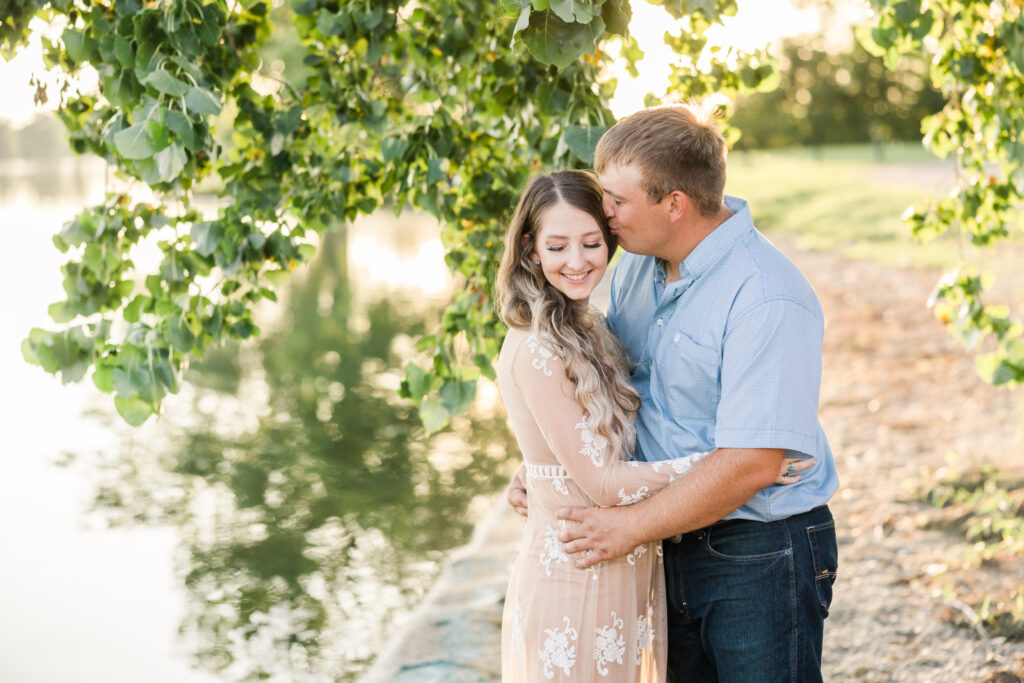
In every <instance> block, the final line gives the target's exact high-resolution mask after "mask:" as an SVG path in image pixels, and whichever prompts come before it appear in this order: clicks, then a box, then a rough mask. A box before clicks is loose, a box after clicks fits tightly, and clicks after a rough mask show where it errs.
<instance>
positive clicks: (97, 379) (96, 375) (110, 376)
mask: <svg viewBox="0 0 1024 683" xmlns="http://www.w3.org/2000/svg"><path fill="white" fill-rule="evenodd" d="M92 383H93V384H95V385H96V388H97V389H99V390H100V391H102V392H103V393H104V394H109V393H112V392H113V391H114V368H112V367H110V366H109V365H99V366H97V367H96V370H94V371H93V373H92Z"/></svg>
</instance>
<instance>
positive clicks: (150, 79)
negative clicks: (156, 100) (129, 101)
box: [142, 69, 191, 97]
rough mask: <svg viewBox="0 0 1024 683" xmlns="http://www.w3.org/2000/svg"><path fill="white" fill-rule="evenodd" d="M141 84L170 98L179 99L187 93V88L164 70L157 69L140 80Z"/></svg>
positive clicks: (187, 86) (186, 85) (185, 84)
mask: <svg viewBox="0 0 1024 683" xmlns="http://www.w3.org/2000/svg"><path fill="white" fill-rule="evenodd" d="M142 82H143V83H145V84H146V85H148V86H150V87H151V88H156V89H157V90H159V91H160V92H162V93H165V94H167V95H170V96H171V97H181V96H182V95H184V94H185V93H187V92H188V91H189V88H190V87H191V86H189V85H188V84H187V83H184V82H182V81H180V80H178V79H177V78H175V77H174V76H172V75H171V74H170V72H168V71H165V70H164V69H157V70H156V71H154V72H152V73H151V74H149V75H147V76H146V77H145V78H143V79H142Z"/></svg>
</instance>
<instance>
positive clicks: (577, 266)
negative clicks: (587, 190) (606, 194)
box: [530, 202, 608, 302]
mask: <svg viewBox="0 0 1024 683" xmlns="http://www.w3.org/2000/svg"><path fill="white" fill-rule="evenodd" d="M539 222H540V228H539V230H538V231H537V240H536V246H535V250H534V252H533V253H532V254H531V255H530V257H531V258H532V259H533V260H534V261H538V260H539V261H540V267H541V269H542V270H543V271H544V277H545V278H546V279H547V281H548V282H550V283H551V285H552V286H553V287H554V288H555V289H557V290H558V291H560V292H561V293H562V294H565V295H566V296H567V297H569V298H570V299H572V300H574V301H584V302H585V301H587V300H589V299H590V294H591V292H593V291H594V288H595V287H596V286H597V283H598V282H600V281H601V277H602V276H603V275H604V271H605V269H606V268H607V267H608V245H607V244H606V243H605V240H604V234H603V233H602V232H601V226H600V225H598V223H597V221H596V220H594V217H593V216H591V215H590V214H589V213H587V212H585V211H581V210H580V209H577V208H576V207H574V206H572V205H570V204H567V203H566V202H559V203H557V204H555V205H553V206H550V207H548V208H547V209H546V210H545V211H544V212H543V213H542V214H541V216H540V221H539Z"/></svg>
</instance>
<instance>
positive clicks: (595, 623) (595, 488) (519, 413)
mask: <svg viewBox="0 0 1024 683" xmlns="http://www.w3.org/2000/svg"><path fill="white" fill-rule="evenodd" d="M498 386H499V388H500V389H501V395H502V398H503V399H504V401H505V406H506V408H507V409H508V414H509V418H510V421H511V423H512V426H513V429H514V430H515V434H516V440H517V441H518V443H519V448H520V450H521V451H522V453H523V459H524V461H525V465H526V489H527V495H528V500H529V505H530V510H529V517H528V519H527V520H526V526H525V528H524V530H523V538H522V544H521V546H520V550H519V556H518V557H517V559H516V562H515V565H514V567H513V569H512V575H511V578H510V580H509V587H508V594H507V596H506V600H505V607H504V614H503V617H502V629H501V630H502V637H501V640H502V642H501V670H502V681H504V682H505V683H513V682H521V683H537V682H538V681H574V682H582V681H611V682H614V683H623V682H634V681H635V682H643V683H647V682H655V681H664V680H665V658H666V649H665V647H666V643H665V636H666V616H665V610H666V606H665V577H664V574H663V566H662V552H661V544H660V543H659V542H654V543H646V544H644V545H639V546H637V547H636V548H635V549H634V550H633V551H632V552H631V553H629V554H628V555H626V556H625V557H620V558H616V559H614V560H610V561H607V562H602V563H600V564H598V565H596V566H595V567H593V568H591V569H587V570H580V569H576V568H575V567H574V566H573V563H572V560H571V558H570V557H569V556H568V555H567V554H566V553H565V551H564V550H563V549H562V544H561V543H560V542H559V540H558V532H559V531H560V530H561V529H563V528H565V526H566V525H567V524H569V523H568V522H563V521H560V520H559V519H558V518H557V517H556V516H555V513H556V511H557V510H558V509H559V508H561V507H565V506H593V505H600V506H611V505H628V504H632V503H636V502H638V501H640V500H643V499H644V498H646V497H648V496H649V495H651V494H653V493H654V492H655V491H657V490H659V489H661V488H662V487H664V486H667V485H668V484H669V483H671V482H672V481H673V480H674V479H676V478H677V477H679V476H680V475H682V474H684V473H686V472H687V471H689V470H690V469H691V468H692V467H693V465H694V464H695V463H696V462H697V461H698V460H700V459H701V458H702V457H704V456H705V455H707V454H706V453H697V454H692V455H689V456H687V457H682V458H678V459H674V460H665V461H662V462H651V463H648V462H638V461H624V460H622V459H621V457H620V454H618V453H615V452H611V451H610V450H609V449H608V447H607V443H606V441H605V439H603V438H601V437H600V436H598V435H597V434H595V433H593V432H592V431H591V429H590V426H589V424H588V418H587V415H586V414H585V413H584V411H583V408H582V407H581V406H580V404H579V403H577V402H576V399H575V398H574V397H573V385H572V382H571V381H570V380H569V379H568V378H567V377H566V375H565V364H564V363H563V362H562V360H561V359H559V358H558V356H557V355H556V354H555V353H554V352H553V351H552V350H551V349H550V348H549V347H548V346H546V345H545V344H544V343H543V342H542V341H541V340H539V339H538V338H537V337H536V336H535V335H533V334H531V333H530V332H529V331H526V330H517V329H511V330H509V332H508V335H507V336H506V338H505V343H504V345H503V346H502V349H501V354H500V356H499V359H498Z"/></svg>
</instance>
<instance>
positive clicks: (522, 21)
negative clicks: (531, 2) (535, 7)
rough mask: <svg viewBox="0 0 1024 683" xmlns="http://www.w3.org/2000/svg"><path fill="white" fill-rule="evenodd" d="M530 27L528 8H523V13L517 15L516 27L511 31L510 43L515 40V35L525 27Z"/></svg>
mask: <svg viewBox="0 0 1024 683" xmlns="http://www.w3.org/2000/svg"><path fill="white" fill-rule="evenodd" d="M529 25H530V8H529V6H527V7H524V8H523V11H522V12H520V13H519V18H518V19H517V20H516V26H515V28H514V29H512V42H513V43H514V42H515V40H516V35H518V33H519V32H520V31H522V30H524V29H525V28H526V27H527V26H529Z"/></svg>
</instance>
